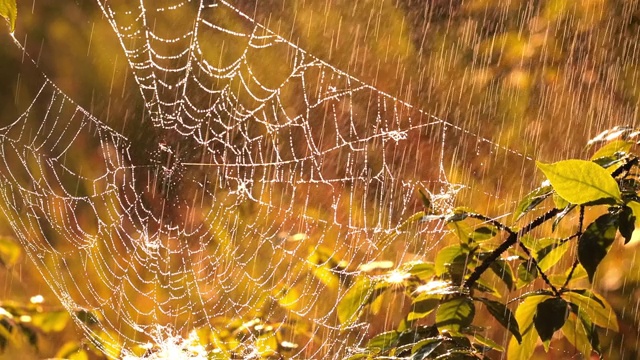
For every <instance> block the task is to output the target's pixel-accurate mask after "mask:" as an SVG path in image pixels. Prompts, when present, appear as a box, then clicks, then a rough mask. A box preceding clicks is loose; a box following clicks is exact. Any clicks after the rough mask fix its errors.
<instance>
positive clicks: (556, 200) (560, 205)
mask: <svg viewBox="0 0 640 360" xmlns="http://www.w3.org/2000/svg"><path fill="white" fill-rule="evenodd" d="M553 205H554V206H555V207H556V208H557V209H564V208H566V207H567V206H569V205H571V203H569V202H568V201H567V200H565V199H563V198H562V197H561V196H560V195H558V194H557V193H554V194H553Z"/></svg>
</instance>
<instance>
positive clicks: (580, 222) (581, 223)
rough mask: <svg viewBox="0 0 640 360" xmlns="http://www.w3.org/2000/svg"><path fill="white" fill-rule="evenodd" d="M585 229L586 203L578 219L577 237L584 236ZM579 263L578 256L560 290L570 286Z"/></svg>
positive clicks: (581, 208)
mask: <svg viewBox="0 0 640 360" xmlns="http://www.w3.org/2000/svg"><path fill="white" fill-rule="evenodd" d="M583 230H584V205H582V206H580V218H579V219H578V232H577V233H576V237H577V238H578V239H579V238H580V237H581V236H582V232H583ZM576 257H577V255H576ZM578 264H580V262H579V261H578V259H577V258H576V259H575V260H574V261H573V265H571V270H569V275H567V278H566V279H565V281H564V284H562V287H561V288H560V291H562V290H564V289H566V288H567V286H569V281H571V278H572V277H573V273H574V272H575V271H576V268H577V267H578Z"/></svg>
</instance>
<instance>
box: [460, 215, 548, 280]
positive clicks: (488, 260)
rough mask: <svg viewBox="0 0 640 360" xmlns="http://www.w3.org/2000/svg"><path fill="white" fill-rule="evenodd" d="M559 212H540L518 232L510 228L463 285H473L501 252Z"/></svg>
mask: <svg viewBox="0 0 640 360" xmlns="http://www.w3.org/2000/svg"><path fill="white" fill-rule="evenodd" d="M559 212H560V210H559V209H556V208H553V209H551V210H549V211H547V212H546V213H544V214H542V215H541V216H539V217H538V218H536V219H535V220H533V221H532V222H530V223H529V224H527V225H526V226H524V227H523V228H522V229H520V230H519V231H518V232H514V231H513V230H511V229H510V230H511V232H510V233H509V237H507V239H506V240H505V241H504V242H503V243H502V244H500V246H498V247H497V248H496V249H495V250H493V252H492V253H491V254H489V256H488V257H486V258H485V259H484V260H483V261H482V263H481V264H480V265H478V266H477V267H476V268H475V269H474V270H473V272H472V273H471V275H469V277H468V278H467V280H466V281H465V283H464V286H466V287H468V288H471V287H473V285H475V283H476V282H477V281H478V280H479V279H480V276H482V274H484V272H485V271H487V269H488V268H489V267H490V266H491V264H492V263H493V262H494V261H496V260H498V258H499V257H500V256H502V254H503V253H504V252H505V251H507V249H509V248H510V247H511V246H513V245H514V244H515V243H516V242H518V240H519V239H520V238H521V237H522V236H524V235H525V234H527V233H529V232H530V231H532V230H533V229H535V228H537V227H538V226H540V225H542V224H544V223H545V222H546V221H548V220H549V219H551V218H553V217H554V216H556V215H557V214H558V213H559ZM505 231H506V230H505Z"/></svg>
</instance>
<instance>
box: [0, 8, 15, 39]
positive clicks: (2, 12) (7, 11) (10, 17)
mask: <svg viewBox="0 0 640 360" xmlns="http://www.w3.org/2000/svg"><path fill="white" fill-rule="evenodd" d="M0 16H2V17H3V18H5V19H7V21H8V22H9V29H10V31H11V32H13V30H15V28H16V18H17V17H18V7H17V6H16V0H0Z"/></svg>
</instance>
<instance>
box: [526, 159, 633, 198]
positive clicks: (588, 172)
mask: <svg viewBox="0 0 640 360" xmlns="http://www.w3.org/2000/svg"><path fill="white" fill-rule="evenodd" d="M536 165H537V166H538V168H539V169H540V170H541V171H542V172H543V173H544V174H545V175H546V176H547V178H548V179H549V181H550V182H551V185H552V186H553V189H554V190H555V191H556V193H558V195H559V196H561V197H562V198H563V199H565V200H567V201H568V202H570V203H572V204H578V205H582V204H586V203H589V202H593V201H597V200H601V199H606V200H608V199H611V200H615V201H620V200H621V194H620V189H619V188H618V183H617V182H616V181H615V179H614V178H613V177H612V176H611V174H609V172H608V171H607V170H605V169H603V168H602V167H601V166H599V165H598V164H596V163H594V162H591V161H585V160H564V161H559V162H556V163H553V164H544V163H541V162H536ZM615 201H611V202H615Z"/></svg>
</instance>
